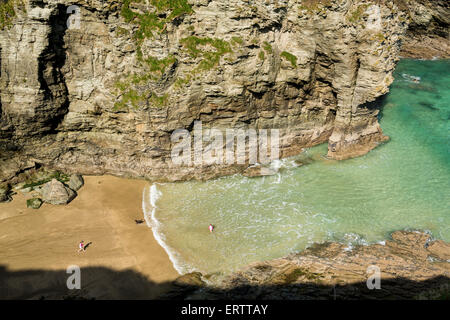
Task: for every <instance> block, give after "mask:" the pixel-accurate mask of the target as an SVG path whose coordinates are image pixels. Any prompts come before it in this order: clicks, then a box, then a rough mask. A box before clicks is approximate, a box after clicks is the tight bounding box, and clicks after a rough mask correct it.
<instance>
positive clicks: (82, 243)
mask: <svg viewBox="0 0 450 320" xmlns="http://www.w3.org/2000/svg"><path fill="white" fill-rule="evenodd" d="M78 247H79V249H78V252H80V251H83V252H84V241H83V240H81V242H80V244H79V245H78Z"/></svg>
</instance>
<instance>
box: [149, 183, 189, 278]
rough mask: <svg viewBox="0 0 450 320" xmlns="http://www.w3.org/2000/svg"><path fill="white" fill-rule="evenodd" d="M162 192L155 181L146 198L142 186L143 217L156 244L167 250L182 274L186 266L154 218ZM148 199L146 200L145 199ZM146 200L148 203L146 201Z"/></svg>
mask: <svg viewBox="0 0 450 320" xmlns="http://www.w3.org/2000/svg"><path fill="white" fill-rule="evenodd" d="M161 195H162V193H161V191H159V190H158V188H157V186H156V183H154V184H153V185H152V186H151V187H150V190H149V192H148V198H147V188H144V191H143V194H142V211H143V212H144V219H145V222H146V223H147V226H148V227H149V228H151V229H152V232H153V236H154V237H155V239H156V241H157V242H158V244H159V245H160V246H161V247H162V248H163V249H164V250H165V251H166V252H167V255H168V256H169V259H170V261H171V262H172V264H173V267H174V268H175V270H177V272H178V273H179V274H183V273H186V272H189V270H188V271H187V270H186V269H187V268H186V267H184V266H183V264H182V262H181V258H180V257H179V254H178V253H177V252H176V251H175V250H173V249H172V248H171V247H170V246H169V245H168V244H167V243H166V241H165V240H166V239H165V236H164V234H163V233H162V232H161V222H159V220H158V219H156V216H155V214H156V209H157V206H156V202H157V201H158V199H159V198H160V197H161ZM147 199H148V201H146V200H147ZM147 202H148V203H147Z"/></svg>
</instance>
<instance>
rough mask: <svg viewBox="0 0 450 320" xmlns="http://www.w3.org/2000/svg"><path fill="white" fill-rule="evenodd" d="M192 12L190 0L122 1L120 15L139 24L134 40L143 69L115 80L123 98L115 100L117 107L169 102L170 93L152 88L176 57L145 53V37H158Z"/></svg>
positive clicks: (121, 33) (124, 33)
mask: <svg viewBox="0 0 450 320" xmlns="http://www.w3.org/2000/svg"><path fill="white" fill-rule="evenodd" d="M192 12H193V11H192V8H191V6H190V5H189V3H188V2H187V0H149V1H146V0H122V8H121V11H120V13H121V16H122V17H123V18H124V20H125V22H127V23H131V24H134V25H137V26H138V28H137V30H136V31H135V32H134V33H133V39H134V41H135V44H136V52H137V58H138V63H139V66H138V67H139V69H140V71H139V72H136V73H134V74H131V75H128V76H126V77H125V79H121V80H118V81H117V82H116V85H115V87H116V89H118V91H119V92H118V93H119V95H120V101H118V102H116V103H115V105H114V109H115V110H118V109H124V108H126V107H130V106H131V107H133V108H140V107H144V106H146V105H150V106H152V107H157V108H159V107H163V106H165V105H166V104H167V102H168V96H167V95H158V94H156V93H155V92H154V91H152V90H151V89H149V87H151V84H152V83H156V82H158V81H160V80H161V78H162V77H163V75H164V73H165V71H166V70H167V68H168V67H169V66H171V65H173V64H174V63H176V61H177V60H176V58H175V57H173V56H172V55H169V56H168V57H165V58H162V59H158V58H156V57H154V56H151V55H146V54H144V52H143V50H142V44H143V42H144V40H145V39H152V38H155V37H157V36H158V35H159V34H161V33H162V32H164V30H165V29H166V26H167V24H168V23H170V22H172V21H174V20H175V19H176V18H178V17H180V16H182V15H184V14H190V13H192ZM117 34H118V35H126V34H128V31H127V30H126V29H124V28H119V29H118V30H117Z"/></svg>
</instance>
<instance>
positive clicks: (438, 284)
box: [0, 265, 450, 300]
mask: <svg viewBox="0 0 450 320" xmlns="http://www.w3.org/2000/svg"><path fill="white" fill-rule="evenodd" d="M71 276H72V273H67V272H66V270H58V271H53V270H22V271H10V270H8V269H7V268H6V267H5V266H4V265H3V266H0V299H2V300H4V299H164V300H170V299H175V300H180V299H185V298H187V297H189V298H191V299H192V298H193V299H200V300H203V299H214V300H215V299H231V300H232V299H266V300H267V299H270V300H303V299H308V300H309V299H327V300H347V299H350V300H354V299H439V300H442V299H444V300H448V299H450V278H448V277H443V276H442V277H437V278H433V279H428V280H425V281H412V280H408V279H403V278H398V279H392V280H382V281H381V289H379V290H369V289H368V288H367V286H366V283H365V282H364V283H354V284H346V285H341V286H327V285H321V284H312V283H308V284H289V283H286V284H280V285H269V286H258V285H245V284H236V286H235V287H233V288H232V289H230V290H219V289H214V288H211V287H201V285H202V284H201V281H200V280H199V278H198V275H197V276H196V277H195V276H194V277H193V278H192V277H190V276H187V278H186V276H184V277H183V278H185V279H184V280H182V281H180V280H176V281H174V282H165V283H155V282H153V281H150V280H148V279H147V278H146V277H144V276H143V275H142V274H140V273H138V272H136V271H133V270H125V271H115V270H112V269H108V268H104V267H86V268H81V289H80V290H77V289H74V290H69V289H68V288H67V280H68V278H69V277H71ZM180 279H181V278H180ZM199 289H201V290H199Z"/></svg>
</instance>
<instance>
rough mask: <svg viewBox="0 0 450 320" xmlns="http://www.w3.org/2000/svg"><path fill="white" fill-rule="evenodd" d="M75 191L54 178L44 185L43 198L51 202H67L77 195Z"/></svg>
mask: <svg viewBox="0 0 450 320" xmlns="http://www.w3.org/2000/svg"><path fill="white" fill-rule="evenodd" d="M76 195H77V194H76V193H75V191H73V190H71V189H70V188H68V187H66V186H65V185H64V184H63V183H62V182H60V181H58V180H56V179H52V180H51V181H50V182H47V183H46V184H44V186H43V187H42V200H43V201H44V202H46V203H50V204H67V203H69V202H70V201H72V200H73V199H74V198H75V197H76Z"/></svg>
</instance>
